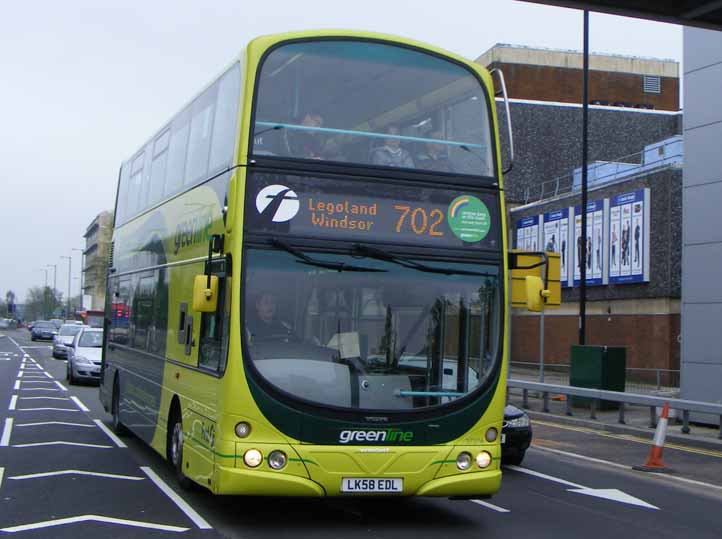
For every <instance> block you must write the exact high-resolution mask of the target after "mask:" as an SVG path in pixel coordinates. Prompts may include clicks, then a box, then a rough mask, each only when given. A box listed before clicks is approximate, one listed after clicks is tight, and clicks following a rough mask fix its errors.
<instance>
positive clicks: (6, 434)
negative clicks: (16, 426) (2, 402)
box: [0, 417, 13, 447]
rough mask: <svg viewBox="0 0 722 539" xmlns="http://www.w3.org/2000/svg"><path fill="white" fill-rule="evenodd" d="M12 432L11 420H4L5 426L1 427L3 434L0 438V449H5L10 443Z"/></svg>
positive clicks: (8, 418) (9, 418)
mask: <svg viewBox="0 0 722 539" xmlns="http://www.w3.org/2000/svg"><path fill="white" fill-rule="evenodd" d="M12 431H13V418H12V417H7V418H5V426H4V427H3V434H2V437H0V447H7V446H8V444H9V443H10V434H11V433H12Z"/></svg>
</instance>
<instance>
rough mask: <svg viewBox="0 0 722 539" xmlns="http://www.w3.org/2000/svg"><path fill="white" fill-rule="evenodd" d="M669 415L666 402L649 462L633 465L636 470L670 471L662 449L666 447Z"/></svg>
mask: <svg viewBox="0 0 722 539" xmlns="http://www.w3.org/2000/svg"><path fill="white" fill-rule="evenodd" d="M668 417H669V403H665V405H664V408H662V415H660V416H659V421H658V422H657V430H655V431H654V441H653V442H652V447H651V448H650V449H649V455H648V456H647V462H645V463H644V464H643V465H642V466H632V468H633V469H635V470H640V471H643V472H668V471H670V470H669V469H668V468H667V467H666V466H665V465H664V462H663V461H662V449H664V440H665V438H666V437H667V422H668Z"/></svg>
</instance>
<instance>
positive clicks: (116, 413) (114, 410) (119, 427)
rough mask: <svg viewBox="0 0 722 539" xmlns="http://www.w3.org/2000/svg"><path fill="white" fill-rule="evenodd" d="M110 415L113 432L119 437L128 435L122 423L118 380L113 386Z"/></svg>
mask: <svg viewBox="0 0 722 539" xmlns="http://www.w3.org/2000/svg"><path fill="white" fill-rule="evenodd" d="M72 375H73V372H72V371H70V376H71V377H72ZM110 413H111V415H112V416H113V420H112V421H113V422H112V427H113V432H115V434H117V435H118V436H125V435H127V434H128V429H127V428H126V426H125V425H123V423H122V422H121V421H120V384H119V383H118V379H117V378H116V379H115V383H114V384H113V400H112V402H111V405H110Z"/></svg>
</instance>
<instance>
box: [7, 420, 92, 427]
mask: <svg viewBox="0 0 722 539" xmlns="http://www.w3.org/2000/svg"><path fill="white" fill-rule="evenodd" d="M41 425H68V426H70V427H89V428H92V427H94V426H95V425H90V424H88V423H70V422H68V421H37V422H35V423H18V424H17V425H15V426H16V427H39V426H41Z"/></svg>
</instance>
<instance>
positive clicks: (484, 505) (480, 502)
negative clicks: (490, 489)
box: [469, 500, 511, 513]
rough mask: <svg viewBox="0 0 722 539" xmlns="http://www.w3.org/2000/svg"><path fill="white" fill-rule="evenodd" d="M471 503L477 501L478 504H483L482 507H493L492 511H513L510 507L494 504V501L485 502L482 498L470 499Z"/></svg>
mask: <svg viewBox="0 0 722 539" xmlns="http://www.w3.org/2000/svg"><path fill="white" fill-rule="evenodd" d="M469 501H470V502H471V503H475V504H477V505H481V506H482V507H486V508H487V509H491V510H492V511H496V512H497V513H511V511H510V510H509V509H504V508H503V507H499V506H498V505H494V504H493V503H489V502H484V501H482V500H469Z"/></svg>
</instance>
